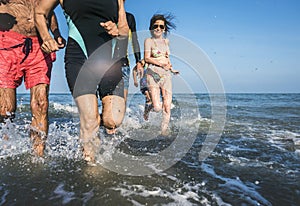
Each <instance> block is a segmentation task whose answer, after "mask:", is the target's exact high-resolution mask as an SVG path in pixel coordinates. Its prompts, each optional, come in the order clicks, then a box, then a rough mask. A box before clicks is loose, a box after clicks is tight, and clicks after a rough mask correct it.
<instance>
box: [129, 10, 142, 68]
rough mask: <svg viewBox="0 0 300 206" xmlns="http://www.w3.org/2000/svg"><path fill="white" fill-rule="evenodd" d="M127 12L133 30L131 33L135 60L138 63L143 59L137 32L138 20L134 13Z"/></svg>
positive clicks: (130, 27)
mask: <svg viewBox="0 0 300 206" xmlns="http://www.w3.org/2000/svg"><path fill="white" fill-rule="evenodd" d="M126 14H127V22H128V26H129V29H130V30H131V35H132V40H131V45H132V49H133V52H134V57H135V62H136V63H138V62H139V61H140V60H141V52H140V44H139V40H138V36H137V33H136V22H135V18H134V16H133V15H132V14H130V13H126Z"/></svg>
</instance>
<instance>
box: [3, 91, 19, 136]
mask: <svg viewBox="0 0 300 206" xmlns="http://www.w3.org/2000/svg"><path fill="white" fill-rule="evenodd" d="M15 111H16V89H11V88H0V123H2V122H4V120H5V119H7V118H13V117H14V113H15ZM3 138H4V139H8V135H7V134H4V135H3Z"/></svg>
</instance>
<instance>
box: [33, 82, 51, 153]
mask: <svg viewBox="0 0 300 206" xmlns="http://www.w3.org/2000/svg"><path fill="white" fill-rule="evenodd" d="M48 92H49V85H47V84H38V85H36V86H34V87H32V88H31V89H30V96H31V98H30V107H31V114H32V121H31V130H30V137H31V140H32V141H33V150H34V152H35V153H36V154H37V155H38V156H43V155H44V149H45V140H46V138H47V135H48V105H49V102H48Z"/></svg>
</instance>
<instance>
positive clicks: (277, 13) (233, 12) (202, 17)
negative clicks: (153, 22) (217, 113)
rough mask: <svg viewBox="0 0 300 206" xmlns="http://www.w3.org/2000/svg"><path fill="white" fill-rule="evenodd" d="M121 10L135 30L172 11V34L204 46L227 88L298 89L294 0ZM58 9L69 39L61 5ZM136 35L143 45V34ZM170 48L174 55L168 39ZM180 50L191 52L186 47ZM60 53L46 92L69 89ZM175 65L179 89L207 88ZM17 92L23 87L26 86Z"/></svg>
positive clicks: (299, 6) (155, 3)
mask: <svg viewBox="0 0 300 206" xmlns="http://www.w3.org/2000/svg"><path fill="white" fill-rule="evenodd" d="M125 9H126V11H128V12H130V13H132V14H134V16H135V19H136V22H137V30H139V31H146V30H148V27H149V22H150V19H151V17H152V15H153V14H156V13H163V14H166V13H171V14H173V15H174V16H175V19H174V23H175V24H176V30H172V31H171V35H172V34H173V35H178V36H180V37H181V38H184V39H185V41H187V42H189V43H191V44H192V45H193V46H195V47H196V48H198V49H199V51H202V54H199V55H203V54H205V55H207V58H208V59H209V60H210V61H211V64H212V65H213V66H214V69H215V70H216V72H217V74H218V75H219V78H220V79H219V81H221V83H222V85H223V87H224V91H225V92H226V93H244V92H245V93H263V92H266V93H291V92H292V93H295V92H296V93H299V92H300V83H299V80H298V79H299V77H300V12H299V11H300V1H298V0H226V1H224V0H187V1H181V0H126V3H125ZM56 13H57V15H58V18H59V26H60V28H61V30H62V35H63V36H64V37H65V38H67V35H68V34H67V27H66V23H65V20H64V17H63V15H62V13H61V9H60V8H57V9H56ZM139 40H140V44H141V47H143V39H139ZM173 43H174V44H176V42H173ZM174 44H173V45H174ZM170 47H171V54H172V41H170ZM182 49H183V50H184V52H186V53H187V54H188V53H189V49H188V47H184V46H182ZM192 55H193V57H194V58H197V54H192ZM63 56H64V50H62V51H59V52H57V61H56V62H55V63H54V67H53V71H52V80H51V86H50V93H69V90H68V87H67V84H66V79H65V73H64V63H63ZM183 61H184V59H183ZM132 62H133V61H132ZM176 65H180V63H178V64H176ZM133 66H134V65H131V67H133ZM174 69H175V68H174ZM192 69H196V70H198V69H201V68H200V67H199V68H192ZM179 70H180V72H181V75H180V77H175V80H174V81H177V82H178V84H175V85H176V86H177V87H176V90H177V91H179V92H182V91H181V90H180V88H182V87H183V86H181V84H186V85H187V86H188V87H190V91H192V92H200V93H203V92H204V93H205V92H207V90H206V89H207V88H206V86H205V80H203V79H201V78H195V75H194V74H193V72H192V70H191V69H188V68H185V67H184V66H183V65H181V66H180V69H179ZM130 81H131V86H132V78H131V79H130ZM201 85H202V86H201ZM130 88H132V87H130ZM130 88H129V92H130ZM19 91H20V92H24V91H25V90H24V86H23V87H21V88H19Z"/></svg>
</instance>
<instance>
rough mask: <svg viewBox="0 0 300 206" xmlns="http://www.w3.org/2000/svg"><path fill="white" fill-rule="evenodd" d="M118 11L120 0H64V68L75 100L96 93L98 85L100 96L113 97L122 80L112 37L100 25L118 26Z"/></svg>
mask: <svg viewBox="0 0 300 206" xmlns="http://www.w3.org/2000/svg"><path fill="white" fill-rule="evenodd" d="M118 8H119V7H118V1H117V0H64V3H63V9H64V12H65V14H66V18H67V22H68V24H69V38H68V44H67V47H66V54H65V69H66V77H67V81H68V85H69V88H70V91H71V92H72V94H73V96H74V97H77V96H80V95H83V94H96V90H97V85H99V87H100V91H102V92H101V96H105V95H109V94H113V93H114V90H115V88H116V86H117V85H118V83H119V82H120V81H121V80H122V73H121V70H120V69H114V68H115V67H116V65H113V64H114V63H113V62H112V43H111V41H110V40H112V37H111V36H110V35H109V34H107V32H106V31H105V30H104V28H103V27H101V26H100V22H107V21H112V22H115V23H117V21H118ZM87 59H88V61H87ZM120 96H122V94H121V95H120Z"/></svg>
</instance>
